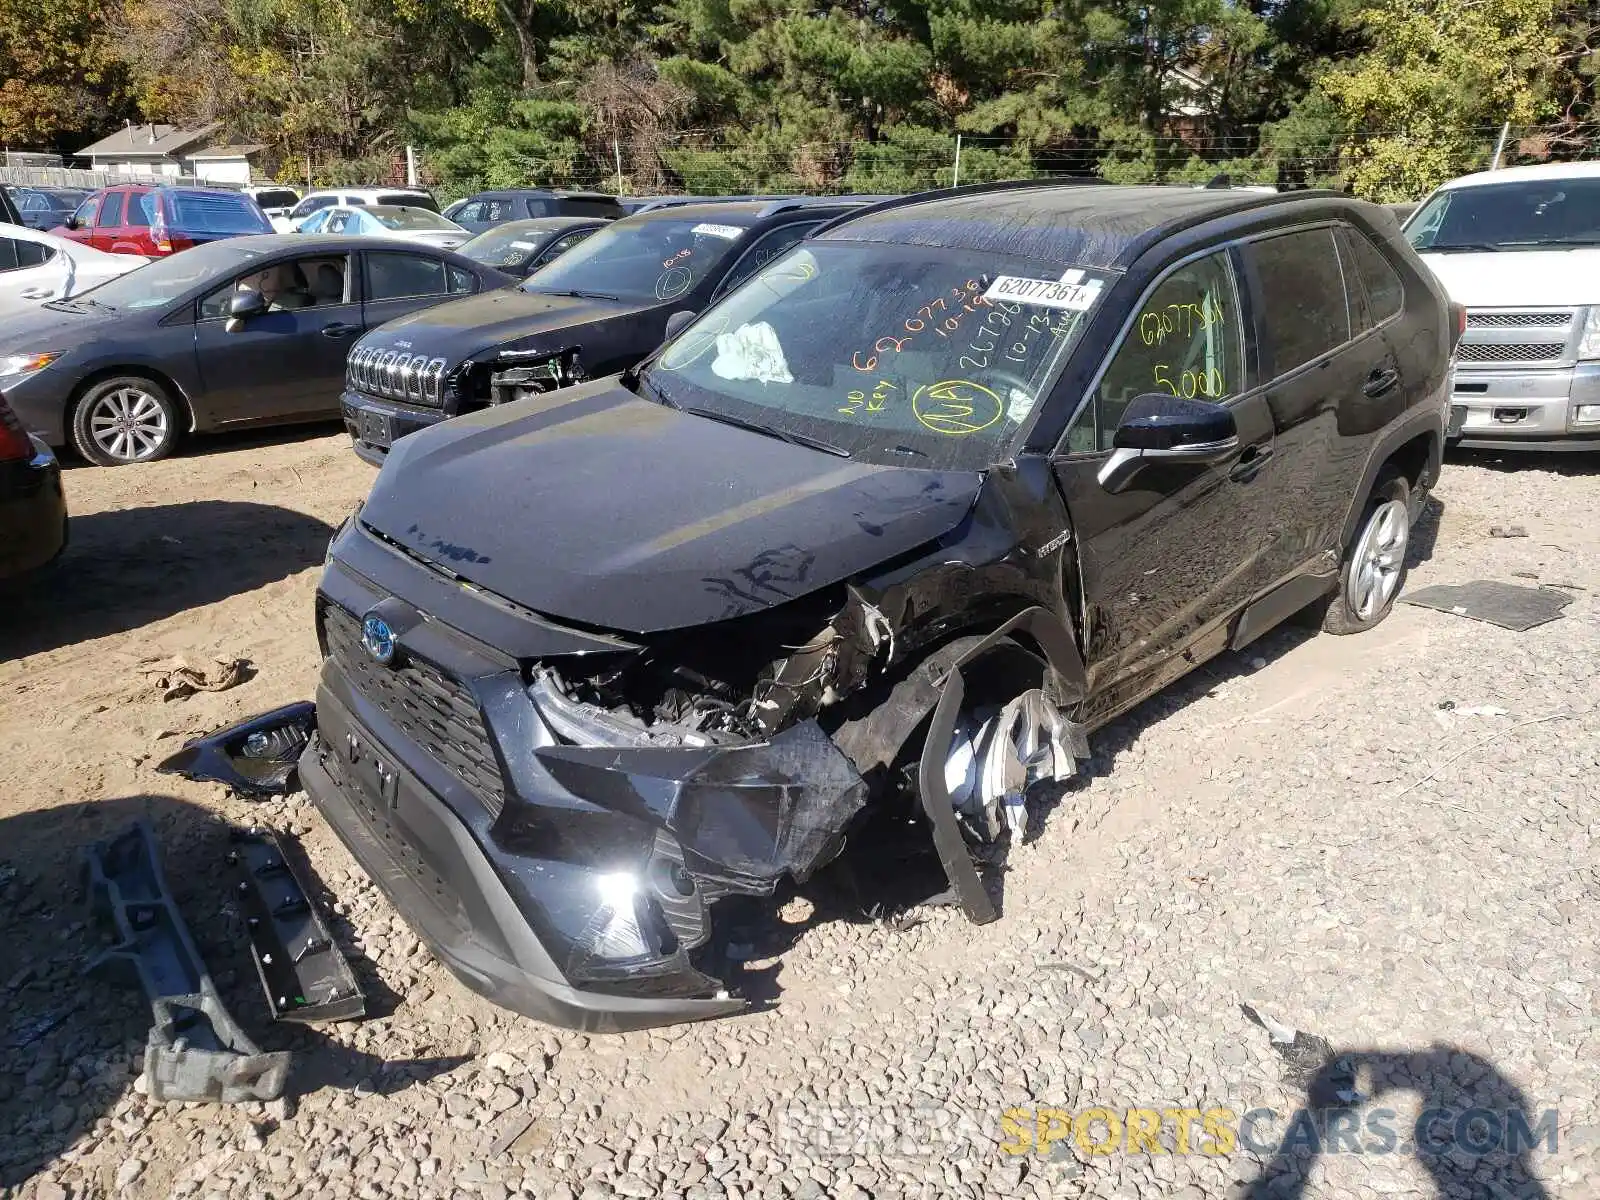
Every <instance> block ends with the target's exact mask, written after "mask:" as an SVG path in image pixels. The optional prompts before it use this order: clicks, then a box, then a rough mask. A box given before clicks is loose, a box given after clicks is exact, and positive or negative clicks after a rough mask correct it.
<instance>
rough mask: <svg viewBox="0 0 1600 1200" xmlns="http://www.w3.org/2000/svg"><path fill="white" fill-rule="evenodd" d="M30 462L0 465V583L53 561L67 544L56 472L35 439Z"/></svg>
mask: <svg viewBox="0 0 1600 1200" xmlns="http://www.w3.org/2000/svg"><path fill="white" fill-rule="evenodd" d="M33 444H34V451H35V453H34V456H33V457H32V458H31V459H28V460H26V461H19V462H11V463H0V579H6V578H10V577H12V576H15V575H21V574H23V573H24V572H27V571H33V570H36V569H38V568H40V567H43V566H45V565H46V564H48V563H50V562H52V561H54V560H55V558H56V557H57V556H58V555H59V554H60V553H61V551H62V550H63V549H65V548H66V544H67V500H66V495H65V493H64V492H63V491H62V488H61V466H60V464H59V463H57V462H56V458H55V455H53V454H51V453H50V450H49V448H48V447H47V446H45V444H44V443H43V442H42V441H40V440H39V439H38V438H34V439H33Z"/></svg>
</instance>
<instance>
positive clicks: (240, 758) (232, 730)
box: [156, 700, 317, 796]
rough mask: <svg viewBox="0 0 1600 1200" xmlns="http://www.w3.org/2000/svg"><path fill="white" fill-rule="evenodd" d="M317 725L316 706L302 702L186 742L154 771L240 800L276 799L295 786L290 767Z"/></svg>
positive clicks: (295, 779)
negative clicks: (226, 790)
mask: <svg viewBox="0 0 1600 1200" xmlns="http://www.w3.org/2000/svg"><path fill="white" fill-rule="evenodd" d="M316 727H317V706H316V705H315V704H312V703H311V702H310V701H307V700H302V701H300V702H299V703H297V704H289V705H286V706H284V707H283V708H275V709H273V710H272V711H271V712H267V713H262V714H261V715H260V716H258V717H251V718H250V719H249V720H246V721H240V722H239V723H238V724H237V725H229V726H228V727H227V728H226V729H219V730H217V731H216V732H215V733H210V734H207V735H206V736H205V737H202V738H195V739H194V740H193V741H190V742H186V743H185V744H184V747H183V749H182V750H179V751H178V752H177V753H176V754H173V755H170V756H169V757H168V758H166V759H165V760H164V761H163V762H162V763H161V765H160V766H158V767H157V768H156V770H157V771H160V772H161V773H162V774H163V775H182V776H183V777H184V778H185V779H193V780H195V781H197V782H201V783H222V784H226V785H227V786H228V787H230V788H232V789H233V790H234V791H235V792H238V793H239V794H240V795H241V796H282V795H286V794H287V793H289V792H292V791H295V790H297V789H298V788H299V786H300V781H299V776H298V774H297V771H296V763H297V762H298V761H299V759H300V752H301V751H303V750H304V749H305V748H306V743H307V742H309V741H310V740H311V733H312V731H313V730H314V729H316Z"/></svg>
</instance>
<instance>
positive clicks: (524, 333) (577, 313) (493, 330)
mask: <svg viewBox="0 0 1600 1200" xmlns="http://www.w3.org/2000/svg"><path fill="white" fill-rule="evenodd" d="M652 307H655V306H654V305H644V304H632V303H628V302H625V301H620V300H589V299H580V298H578V297H576V296H549V295H539V294H535V293H532V292H524V291H519V290H518V289H517V288H500V289H498V290H496V291H492V292H484V293H482V294H481V295H477V296H467V297H465V298H463V299H461V300H451V301H449V302H447V303H445V304H436V305H434V306H433V307H432V308H424V309H419V310H417V311H416V312H413V313H407V314H406V315H405V316H403V317H397V318H396V319H395V320H393V321H388V322H385V323H384V325H383V326H382V327H381V328H379V329H378V330H377V331H375V332H374V333H371V334H368V335H367V336H366V337H364V338H362V339H361V344H362V345H364V346H376V347H379V348H380V349H385V350H409V351H411V352H412V353H416V354H427V355H428V356H429V357H432V356H434V355H439V356H441V357H443V358H444V359H445V360H446V361H447V362H448V363H450V364H451V365H452V366H454V365H455V364H456V363H459V362H461V361H463V360H464V359H468V358H472V357H474V356H477V355H480V354H482V353H484V352H485V351H487V350H500V349H506V348H515V346H516V343H517V342H518V341H519V340H523V339H527V338H533V337H536V336H537V335H539V334H542V333H549V332H551V331H552V330H570V329H572V328H574V327H575V326H580V325H589V324H593V323H595V322H599V321H606V320H611V319H614V318H618V317H624V318H625V317H631V316H633V315H634V314H635V313H638V312H641V311H643V310H644V309H646V308H652Z"/></svg>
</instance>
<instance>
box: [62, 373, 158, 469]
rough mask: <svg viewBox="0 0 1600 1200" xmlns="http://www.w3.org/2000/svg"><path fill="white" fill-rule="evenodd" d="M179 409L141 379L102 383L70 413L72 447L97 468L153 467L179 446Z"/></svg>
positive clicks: (119, 378) (127, 377)
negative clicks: (147, 464)
mask: <svg viewBox="0 0 1600 1200" xmlns="http://www.w3.org/2000/svg"><path fill="white" fill-rule="evenodd" d="M179 411H180V410H179V407H178V405H177V404H176V403H175V402H174V401H173V399H172V397H171V396H170V395H169V394H168V393H167V390H166V389H165V388H163V387H162V386H161V385H160V384H158V383H156V382H154V381H153V380H149V379H145V378H143V377H142V376H138V375H120V376H117V377H116V378H114V379H102V380H101V381H100V382H99V383H96V384H95V385H94V386H92V387H90V388H89V389H88V390H87V391H85V392H84V393H83V395H82V396H80V397H79V398H78V403H77V405H76V406H75V407H74V408H73V411H72V444H73V445H74V446H76V447H77V450H78V453H79V454H81V455H83V457H84V458H86V459H88V460H89V461H90V462H92V463H93V464H94V465H95V466H97V467H124V466H127V465H129V464H130V463H141V462H154V461H155V460H156V459H158V458H165V457H166V456H167V455H169V454H171V453H172V451H173V448H174V447H175V446H176V445H177V444H178V421H179Z"/></svg>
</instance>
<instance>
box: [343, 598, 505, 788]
mask: <svg viewBox="0 0 1600 1200" xmlns="http://www.w3.org/2000/svg"><path fill="white" fill-rule="evenodd" d="M322 619H323V629H324V632H325V634H326V636H327V639H328V653H329V654H331V655H332V656H333V657H334V658H336V659H337V660H338V662H339V665H340V666H341V667H342V668H343V669H344V672H345V674H346V675H347V676H349V678H350V682H351V684H352V685H353V686H354V687H355V689H356V691H358V692H360V693H361V694H362V695H363V696H365V697H366V698H367V699H368V700H370V701H371V702H372V703H373V704H375V705H377V707H378V709H379V710H380V711H381V712H382V713H383V715H384V716H386V717H388V718H389V719H390V720H391V721H393V722H394V723H395V724H396V725H398V726H399V727H400V729H401V730H402V731H403V732H404V733H405V735H406V736H407V737H408V738H410V739H411V740H412V741H413V742H415V743H416V744H417V745H418V746H421V747H422V749H424V750H426V751H427V752H428V753H429V754H430V755H432V756H433V757H434V759H435V760H436V761H437V762H438V763H439V764H440V765H441V766H443V767H444V768H445V769H447V770H448V771H450V772H451V773H452V774H454V775H455V776H456V777H457V778H458V779H460V780H461V782H462V783H464V784H466V785H467V787H469V788H470V789H472V791H473V792H474V793H475V794H476V795H477V797H478V799H480V800H481V801H482V802H483V806H484V808H485V809H487V810H488V812H489V813H490V815H491V816H499V815H500V810H501V809H503V808H504V807H505V804H506V792H505V780H504V778H503V777H502V776H501V774H500V765H499V763H498V762H497V761H496V760H495V756H494V747H493V745H491V744H490V741H489V730H488V727H487V726H486V725H485V724H484V722H483V713H482V712H481V711H480V710H479V708H478V702H477V701H476V700H474V699H473V696H472V692H471V691H470V690H469V689H468V688H467V686H466V685H465V684H464V683H462V682H461V681H460V680H459V679H454V678H452V677H451V676H449V675H447V674H445V673H444V672H443V671H441V670H439V669H438V668H437V667H435V666H434V665H433V664H432V663H429V662H424V661H423V660H422V659H420V658H417V657H415V656H414V655H406V656H404V657H403V658H396V659H395V661H394V663H393V664H392V665H390V666H387V667H386V666H383V665H382V664H381V663H378V662H376V661H374V660H373V658H372V657H371V656H370V655H368V654H367V652H366V650H365V648H364V647H363V646H362V645H361V623H360V622H359V621H358V620H357V619H356V618H355V617H354V616H353V615H351V614H350V613H348V612H346V611H345V610H344V609H342V608H340V607H338V606H337V605H333V604H327V605H324V607H323V617H322Z"/></svg>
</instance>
